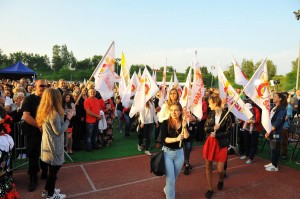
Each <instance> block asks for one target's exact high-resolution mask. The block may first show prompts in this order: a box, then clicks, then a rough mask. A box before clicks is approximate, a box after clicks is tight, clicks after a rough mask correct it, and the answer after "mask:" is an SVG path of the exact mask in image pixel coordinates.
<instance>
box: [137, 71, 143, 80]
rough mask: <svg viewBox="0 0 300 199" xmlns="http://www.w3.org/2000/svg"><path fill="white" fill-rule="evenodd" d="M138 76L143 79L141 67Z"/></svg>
mask: <svg viewBox="0 0 300 199" xmlns="http://www.w3.org/2000/svg"><path fill="white" fill-rule="evenodd" d="M137 76H138V79H141V76H142V72H141V68H139V72H138V74H137Z"/></svg>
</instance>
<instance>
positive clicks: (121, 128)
mask: <svg viewBox="0 0 300 199" xmlns="http://www.w3.org/2000/svg"><path fill="white" fill-rule="evenodd" d="M121 115H122V111H120V110H117V116H118V127H119V130H120V131H122V130H123V121H122V120H121Z"/></svg>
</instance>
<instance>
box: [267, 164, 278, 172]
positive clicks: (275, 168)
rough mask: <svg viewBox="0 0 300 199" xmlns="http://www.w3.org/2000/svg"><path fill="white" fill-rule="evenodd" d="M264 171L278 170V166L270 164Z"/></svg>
mask: <svg viewBox="0 0 300 199" xmlns="http://www.w3.org/2000/svg"><path fill="white" fill-rule="evenodd" d="M266 171H278V167H275V166H274V165H272V166H269V167H267V168H266Z"/></svg>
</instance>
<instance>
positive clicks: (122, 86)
mask: <svg viewBox="0 0 300 199" xmlns="http://www.w3.org/2000/svg"><path fill="white" fill-rule="evenodd" d="M126 85H127V84H126V81H125V77H124V76H122V77H121V80H120V82H119V95H120V96H121V97H123V95H124V92H125V90H126Z"/></svg>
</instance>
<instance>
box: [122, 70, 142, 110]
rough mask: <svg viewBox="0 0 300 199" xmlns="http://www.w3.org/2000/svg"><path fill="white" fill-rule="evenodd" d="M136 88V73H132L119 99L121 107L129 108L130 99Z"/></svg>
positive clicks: (137, 80)
mask: <svg viewBox="0 0 300 199" xmlns="http://www.w3.org/2000/svg"><path fill="white" fill-rule="evenodd" d="M138 86H139V79H138V77H137V75H136V72H134V73H133V75H132V77H131V79H130V81H129V84H128V85H127V87H126V90H125V91H124V92H123V96H122V98H121V102H122V105H123V106H124V107H125V108H129V106H130V98H131V97H132V96H134V95H135V93H136V91H137V88H138Z"/></svg>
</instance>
